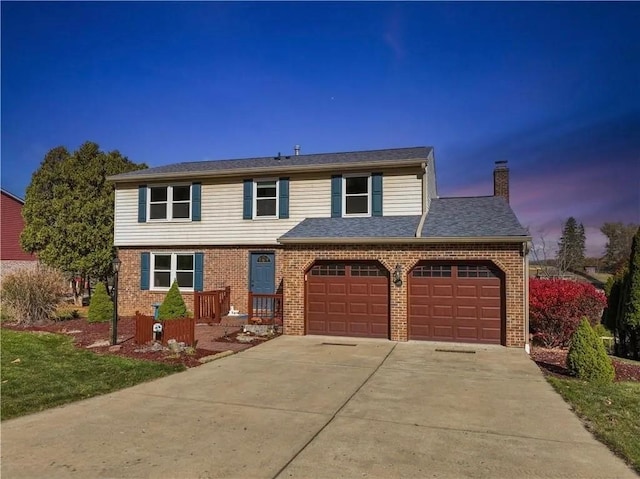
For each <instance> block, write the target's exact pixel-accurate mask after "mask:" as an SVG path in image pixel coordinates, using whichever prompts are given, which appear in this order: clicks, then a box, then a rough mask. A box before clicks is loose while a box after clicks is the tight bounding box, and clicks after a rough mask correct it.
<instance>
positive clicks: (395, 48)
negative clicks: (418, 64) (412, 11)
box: [383, 9, 406, 61]
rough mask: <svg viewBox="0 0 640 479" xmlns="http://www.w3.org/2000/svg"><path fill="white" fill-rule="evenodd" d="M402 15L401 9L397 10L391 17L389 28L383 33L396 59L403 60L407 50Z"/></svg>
mask: <svg viewBox="0 0 640 479" xmlns="http://www.w3.org/2000/svg"><path fill="white" fill-rule="evenodd" d="M401 22H402V17H401V14H400V11H399V10H397V9H396V10H395V11H394V13H393V14H392V15H391V17H389V22H388V24H387V28H386V29H385V32H384V34H383V39H384V42H385V43H386V44H387V46H388V47H389V48H390V49H391V52H392V53H393V56H394V58H395V60H396V61H401V60H403V59H404V58H405V55H406V52H405V48H404V44H403V42H402V25H401Z"/></svg>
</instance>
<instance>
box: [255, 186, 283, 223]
mask: <svg viewBox="0 0 640 479" xmlns="http://www.w3.org/2000/svg"><path fill="white" fill-rule="evenodd" d="M266 182H275V183H276V198H275V199H276V214H275V215H271V216H258V183H266ZM262 199H267V198H262ZM269 199H270V198H269ZM252 206H253V219H254V220H274V219H275V220H277V219H278V218H280V179H279V178H258V179H254V180H253V205H252Z"/></svg>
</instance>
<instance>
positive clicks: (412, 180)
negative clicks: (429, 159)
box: [382, 173, 422, 216]
mask: <svg viewBox="0 0 640 479" xmlns="http://www.w3.org/2000/svg"><path fill="white" fill-rule="evenodd" d="M382 214H383V215H384V216H402V215H421V214H422V178H420V176H419V175H417V174H415V173H414V174H413V175H410V174H408V175H399V176H391V175H388V174H387V175H384V176H383V177H382Z"/></svg>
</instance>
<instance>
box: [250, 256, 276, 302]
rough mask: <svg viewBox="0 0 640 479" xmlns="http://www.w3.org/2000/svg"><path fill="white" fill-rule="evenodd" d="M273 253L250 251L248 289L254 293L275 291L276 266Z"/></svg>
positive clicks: (271, 292)
mask: <svg viewBox="0 0 640 479" xmlns="http://www.w3.org/2000/svg"><path fill="white" fill-rule="evenodd" d="M274 260H275V255H274V254H273V253H251V267H250V271H249V291H251V292H252V293H256V294H273V293H275V292H276V267H275V262H274Z"/></svg>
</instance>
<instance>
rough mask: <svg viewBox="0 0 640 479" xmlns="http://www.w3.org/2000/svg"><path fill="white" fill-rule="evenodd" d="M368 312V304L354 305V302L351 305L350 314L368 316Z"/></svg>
mask: <svg viewBox="0 0 640 479" xmlns="http://www.w3.org/2000/svg"><path fill="white" fill-rule="evenodd" d="M368 312H369V308H368V305H367V303H354V302H353V301H351V302H350V303H349V314H367V313H368Z"/></svg>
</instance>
